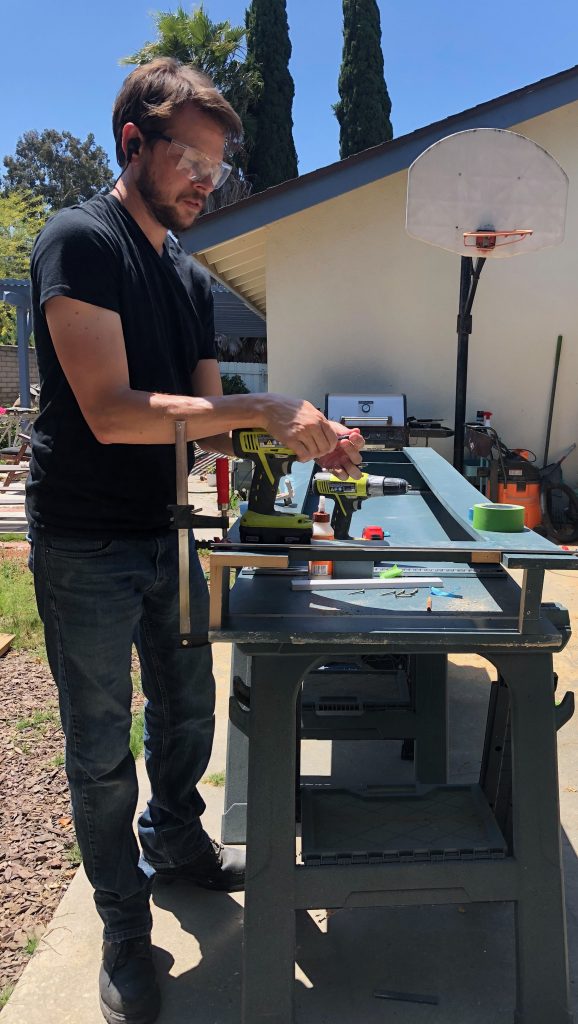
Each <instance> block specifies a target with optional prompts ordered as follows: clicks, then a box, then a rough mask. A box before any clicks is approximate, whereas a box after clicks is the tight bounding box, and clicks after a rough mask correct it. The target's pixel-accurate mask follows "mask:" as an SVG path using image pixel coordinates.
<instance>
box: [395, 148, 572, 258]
mask: <svg viewBox="0 0 578 1024" xmlns="http://www.w3.org/2000/svg"><path fill="white" fill-rule="evenodd" d="M567 197H568V178H567V176H566V174H565V172H564V171H563V170H562V168H561V167H560V165H559V164H558V163H557V161H556V160H555V159H554V157H552V156H551V155H550V154H549V153H547V152H546V150H545V149H543V148H542V147H541V146H539V145H538V144H537V143H535V142H533V141H532V140H531V139H527V138H526V137H525V136H523V135H518V134H517V133H516V132H509V131H504V130H503V129H501V128H472V129H469V130H468V131H464V132H457V133H456V134H455V135H448V136H447V137H446V138H445V139H441V140H440V141H439V142H436V143H434V145H433V146H430V147H429V149H426V150H425V151H424V152H423V153H421V154H420V156H418V157H417V159H416V160H414V162H413V164H412V165H411V167H410V168H409V174H408V186H407V214H406V228H407V231H408V234H410V235H411V236H412V237H413V238H418V239H420V240H421V241H423V242H428V243H429V244H430V245H436V246H439V247H440V248H442V249H448V250H449V251H450V252H455V253H458V254H459V255H461V256H484V257H490V258H493V259H500V258H505V257H508V256H518V255H522V254H523V253H529V252H536V251H537V250H538V249H543V248H546V247H547V246H553V245H558V244H559V243H560V242H561V241H562V240H563V238H564V225H565V221H566V203H567Z"/></svg>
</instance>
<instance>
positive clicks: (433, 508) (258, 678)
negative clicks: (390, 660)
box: [210, 449, 576, 1024]
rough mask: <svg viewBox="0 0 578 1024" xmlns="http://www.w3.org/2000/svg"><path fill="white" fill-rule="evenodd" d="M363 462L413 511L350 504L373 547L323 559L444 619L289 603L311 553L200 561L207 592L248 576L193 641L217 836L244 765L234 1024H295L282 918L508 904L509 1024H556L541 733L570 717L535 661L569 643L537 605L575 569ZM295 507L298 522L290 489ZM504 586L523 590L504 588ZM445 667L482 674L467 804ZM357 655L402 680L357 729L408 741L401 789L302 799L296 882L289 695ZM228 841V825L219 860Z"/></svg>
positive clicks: (273, 551)
mask: <svg viewBox="0 0 578 1024" xmlns="http://www.w3.org/2000/svg"><path fill="white" fill-rule="evenodd" d="M372 454H373V453H368V456H367V458H368V459H369V460H370V461H371V458H372ZM373 457H374V461H373V462H372V464H371V466H370V469H369V471H370V472H373V473H378V472H379V473H384V475H388V476H393V475H399V476H405V477H406V479H408V480H409V481H410V483H411V484H412V486H413V487H415V488H416V489H418V490H419V491H420V492H421V493H420V494H419V495H418V494H412V495H407V496H396V497H392V498H379V499H372V500H371V501H368V502H366V504H365V506H364V507H363V509H362V510H360V512H359V513H356V516H357V521H356V520H355V519H354V531H352V532H355V533H356V534H359V533H360V532H361V528H362V526H363V525H364V521H365V522H375V523H379V524H380V525H382V526H384V527H385V528H386V529H387V530H388V531H389V533H390V538H389V544H388V545H386V544H378V545H370V544H365V543H363V542H355V541H352V542H341V543H339V544H338V543H336V544H335V545H333V546H332V549H331V550H332V558H333V560H334V563H335V566H336V568H337V572H339V563H340V562H342V561H343V562H348V563H352V562H355V563H356V564H357V566H358V568H359V570H360V572H363V565H364V564H365V567H367V566H368V563H369V564H372V563H373V562H375V561H379V562H384V563H387V564H391V563H393V562H395V563H397V564H398V565H399V566H408V567H410V566H411V567H412V568H411V571H412V572H413V573H416V572H417V573H419V572H420V571H421V572H428V573H435V575H439V576H440V577H442V579H443V580H444V585H445V586H446V587H447V589H448V590H451V591H452V592H459V594H460V597H459V599H457V598H456V599H451V598H449V599H442V598H440V599H439V600H436V599H435V598H434V606H433V610H432V611H431V612H428V611H427V610H426V602H425V594H426V593H427V591H424V590H423V589H418V591H417V593H416V594H414V595H413V596H411V597H409V598H407V599H404V600H403V601H402V600H399V599H396V598H395V596H394V592H392V591H388V592H386V593H384V592H381V591H372V590H364V588H363V580H362V579H360V581H359V586H358V587H357V586H353V587H352V588H351V590H349V591H347V590H340V591H334V592H331V593H328V592H327V591H323V590H319V591H314V592H311V591H309V592H298V591H295V590H292V589H291V582H290V581H291V576H292V572H291V570H292V568H293V569H294V571H295V572H298V571H299V569H300V568H302V566H303V564H304V562H306V560H307V558H308V557H309V555H310V554H311V549H310V548H309V549H305V548H300V547H298V546H294V547H286V548H269V547H268V546H265V545H264V546H261V547H259V549H258V552H255V554H254V555H253V561H254V563H256V562H257V561H258V559H259V556H261V557H263V556H264V555H266V556H270V555H272V556H273V557H274V558H275V557H277V556H279V557H280V558H281V559H284V560H285V561H284V564H287V565H288V567H289V571H288V572H287V571H285V572H278V571H276V569H275V567H274V562H271V563H270V567H269V568H261V569H259V568H257V569H254V568H251V564H252V554H251V552H249V551H247V550H246V549H245V548H243V546H242V545H236V544H235V538H234V535H233V536H232V538H231V540H232V542H233V543H232V544H231V545H230V547H229V548H228V549H225V548H223V549H222V550H221V551H219V552H217V553H215V554H214V555H213V556H212V567H211V572H212V590H213V585H214V584H216V581H217V579H219V583H220V574H221V573H223V574H224V575H225V577H226V576H227V572H228V570H227V568H226V567H227V564H228V563H229V562H230V561H233V562H234V561H236V562H237V564H238V562H239V556H243V558H244V559H246V565H247V566H248V568H245V569H242V570H241V571H240V572H238V575H237V578H236V581H235V583H234V585H233V586H232V588H231V589H230V590H229V588H228V586H227V585H226V581H225V585H224V586H222V587H219V586H218V585H215V586H214V594H215V595H218V598H213V608H212V627H211V631H210V638H211V640H215V641H216V640H219V641H223V640H225V641H229V642H232V643H233V644H234V645H235V656H234V671H233V674H234V675H235V677H236V687H235V692H234V694H233V696H232V698H231V713H232V725H231V730H230V742H229V763H228V766H227V775H228V777H229V776H230V777H231V778H232V777H233V776H234V778H235V780H236V781H235V785H236V786H237V791H236V793H233V792H232V791H231V789H230V788H229V790H228V793H227V796H226V814H225V822H227V813H229V814H230V815H233V817H234V813H233V812H235V813H237V815H238V814H239V813H242V814H244V811H245V805H244V802H243V799H242V789H243V785H244V781H243V774H244V757H245V754H246V751H247V749H248V774H247V801H246V840H247V884H246V904H245V932H244V979H243V1015H242V1021H243V1024H265V1022H267V1024H291V1022H292V1021H293V990H294V962H295V913H296V911H298V910H303V909H312V908H318V907H324V908H336V907H343V906H347V907H348V908H351V907H367V906H383V907H388V906H405V905H407V906H411V905H420V904H423V905H432V904H449V903H454V904H455V903H460V904H461V903H465V902H468V901H472V902H478V901H479V902H486V901H489V902H491V901H511V902H513V903H514V906H515V927H516V965H517V970H516V973H517V1001H516V1013H515V1021H516V1022H517V1024H545V1022H548V1024H568V1022H569V1021H571V1020H572V1015H571V1012H570V1009H569V994H568V963H567V945H566V925H565V911H564V891H563V878H562V867H561V853H560V825H559V804H558V781H557V757H556V730H557V727H559V726H560V725H561V724H563V722H564V720H567V718H568V716H569V715H570V714H571V711H572V706H571V702H570V701H569V700H568V699H566V701H563V702H562V703H559V704H558V705H556V703H555V698H554V685H555V684H554V674H553V667H552V655H553V654H554V653H555V652H557V651H560V650H561V649H562V648H563V647H564V645H565V644H566V643H567V641H568V638H569V635H570V628H569V622H568V616H567V613H566V611H565V609H563V608H561V607H560V606H558V605H555V604H543V603H542V600H541V598H542V583H543V575H544V571H545V570H546V569H550V568H564V569H567V568H575V567H576V559H575V557H574V556H573V555H569V554H565V553H563V552H561V551H560V550H559V549H558V548H556V547H555V546H554V545H552V544H549V543H548V542H547V541H545V540H544V539H543V538H541V537H538V536H537V535H536V534H534V533H533V532H531V531H529V530H524V532H523V533H515V534H497V533H491V534H490V533H481V532H479V531H476V530H474V529H473V527H472V525H471V522H470V521H469V518H468V511H469V509H470V507H471V506H472V505H473V503H474V502H476V501H479V500H480V494H479V492H477V491H476V490H475V489H474V488H473V487H471V485H470V484H468V483H467V482H466V481H465V480H464V479H463V478H462V477H461V476H460V475H459V474H457V473H456V472H455V470H453V468H452V467H451V466H450V465H449V464H448V463H447V462H446V461H445V460H444V459H442V458H441V457H440V456H438V455H437V454H436V453H435V452H434V451H432V450H431V449H404V451H403V452H390V453H379V454H375V455H374V456H373ZM297 492H298V494H299V495H300V498H301V499H302V505H303V508H304V510H305V511H307V510H308V501H309V499H308V498H307V478H306V477H305V476H303V477H302V479H301V480H300V481H298V487H297ZM325 550H326V549H325ZM232 551H236V554H233V555H231V552H232ZM360 567H361V568H360ZM510 569H521V570H522V571H523V580H522V585H521V587H520V586H518V584H517V583H516V582H515V581H514V580H513V578H512V577H511V575H510V573H509V571H508V570H510ZM407 571H410V570H409V568H408V570H407ZM402 584H403V580H401V581H400V586H401V585H402ZM215 601H217V604H216V603H215ZM452 653H477V654H480V655H482V656H483V657H484V658H485V659H487V660H488V661H489V662H490V663H491V664H492V665H494V666H495V668H496V669H497V680H496V681H495V682H494V683H493V684H492V688H491V698H490V703H489V711H488V723H487V729H486V740H485V748H484V751H483V756H482V768H481V773H480V780H479V784H477V785H474V786H460V785H455V784H448V781H447V736H446V721H447V706H446V694H445V668H446V662H447V656H448V655H449V654H452ZM361 655H362V656H363V657H364V658H365V661H366V662H367V660H368V656H369V660H370V661H371V659H372V658H374V659H378V660H377V662H375V664H379V659H383V658H384V656H389V655H390V656H392V657H395V656H397V655H405V656H408V658H409V659H410V662H411V664H412V665H413V669H412V671H413V674H414V684H413V688H412V692H411V694H410V699H409V701H407V702H405V703H403V701H402V702H401V703H400V702H397V703H396V701H387V700H386V701H384V702H382V704H381V705H380V706H374V707H368V708H367V710H363V715H367V717H368V719H371V718H372V717H375V716H376V715H377V716H378V718H379V726H378V732H379V733H380V735H381V736H382V737H383V738H390V737H392V736H399V737H404V738H407V737H413V738H415V740H416V766H417V771H416V785H415V787H413V788H411V789H410V790H408V788H407V787H405V788H403V789H400V788H398V787H397V788H396V787H395V786H391V785H389V784H388V783H389V780H388V779H384V780H383V786H382V787H380V788H378V789H375V788H373V789H372V790H371V792H369V791H368V792H360V791H354V790H351V791H349V790H347V789H343V788H340V789H338V790H335V789H332V788H331V786H325V787H311V788H308V787H305V788H304V789H302V790H301V792H300V797H301V800H300V803H301V820H302V833H303V834H302V852H301V861H300V863H297V862H296V786H295V776H296V768H297V764H298V738H299V730H300V724H301V721H302V715H301V714H299V715H298V714H297V710H298V707H299V702H300V698H301V693H302V689H303V683H304V681H305V682H306V681H307V680H311V679H313V677H314V674H315V672H316V671H319V670H320V669H321V670H323V671H324V672H327V673H328V674H329V676H330V675H331V671H332V666H333V670H334V671H335V672H337V667H336V666H337V665H343V663H347V662H349V663H351V664H355V663H356V662H357V663H358V662H359V658H360V656H361ZM386 676H387V679H386ZM386 683H387V685H388V686H390V684H391V675H390V674H389V675H388V674H387V673H386V674H385V675H384V686H385V685H386ZM355 712H356V718H355V724H354V726H353V728H354V729H360V727H361V724H362V723H361V721H360V716H359V708H358V707H356V708H355ZM343 727H344V726H343V720H340V728H343ZM231 820H232V819H231ZM243 827H244V821H243V826H241V825H240V822H239V819H238V817H237V820H236V824H235V825H234V827H233V831H236V832H237V836H236V838H237V840H239V838H242V837H241V836H240V835H239V832H240V831H242V830H243ZM229 838H230V837H229Z"/></svg>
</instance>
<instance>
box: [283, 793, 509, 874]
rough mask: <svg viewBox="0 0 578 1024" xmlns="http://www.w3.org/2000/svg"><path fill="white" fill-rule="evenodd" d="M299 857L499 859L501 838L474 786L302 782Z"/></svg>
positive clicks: (345, 860) (307, 860) (318, 860)
mask: <svg viewBox="0 0 578 1024" xmlns="http://www.w3.org/2000/svg"><path fill="white" fill-rule="evenodd" d="M301 827H302V840H301V859H302V861H303V863H304V864H307V865H309V866H315V865H320V866H321V865H327V864H362V863H366V864H369V863H371V864H379V863H381V864H399V863H417V862H432V863H436V862H446V861H454V860H458V861H459V860H462V861H473V860H497V859H501V858H503V857H505V856H506V855H507V852H508V851H507V844H506V840H505V839H504V837H503V835H502V833H501V832H500V829H499V827H498V824H497V822H496V820H495V818H494V816H493V814H492V812H491V809H490V806H489V804H488V802H487V801H486V798H485V796H484V794H483V792H482V789H481V787H480V786H478V785H475V786H451V785H450V786H419V785H418V786H416V787H415V788H414V790H413V792H408V789H407V787H405V788H404V789H401V790H399V789H396V788H395V787H389V791H388V788H387V787H384V789H383V791H382V792H380V793H375V792H373V793H368V792H365V793H364V792H355V791H351V790H345V789H328V788H325V787H323V788H316V787H308V786H304V787H302V789H301Z"/></svg>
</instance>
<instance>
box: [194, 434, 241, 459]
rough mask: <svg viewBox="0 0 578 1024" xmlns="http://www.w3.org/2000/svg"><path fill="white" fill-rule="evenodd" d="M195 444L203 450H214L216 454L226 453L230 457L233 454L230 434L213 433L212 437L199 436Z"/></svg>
mask: <svg viewBox="0 0 578 1024" xmlns="http://www.w3.org/2000/svg"><path fill="white" fill-rule="evenodd" d="M197 444H198V446H199V448H202V449H203V451H205V452H216V453H217V455H228V456H229V457H230V458H231V457H232V456H233V455H234V454H235V452H234V451H233V440H232V438H231V435H230V434H214V435H213V436H212V437H199V439H198V440H197Z"/></svg>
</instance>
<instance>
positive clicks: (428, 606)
mask: <svg viewBox="0 0 578 1024" xmlns="http://www.w3.org/2000/svg"><path fill="white" fill-rule="evenodd" d="M425 610H426V612H431V597H428V599H427V601H426V603H425Z"/></svg>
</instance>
